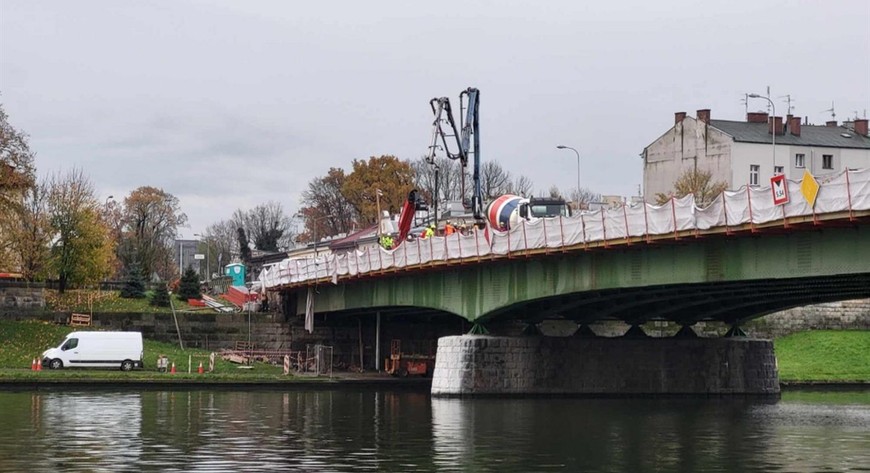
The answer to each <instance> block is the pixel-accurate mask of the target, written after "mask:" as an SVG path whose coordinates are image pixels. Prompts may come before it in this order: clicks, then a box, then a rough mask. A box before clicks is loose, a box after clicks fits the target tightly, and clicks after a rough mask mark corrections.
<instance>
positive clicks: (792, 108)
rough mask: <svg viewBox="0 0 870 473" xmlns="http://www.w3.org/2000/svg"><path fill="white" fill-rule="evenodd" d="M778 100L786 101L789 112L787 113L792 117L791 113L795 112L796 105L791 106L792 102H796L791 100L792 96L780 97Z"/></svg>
mask: <svg viewBox="0 0 870 473" xmlns="http://www.w3.org/2000/svg"><path fill="white" fill-rule="evenodd" d="M777 98H780V99H785V103H787V104H788V112H787V113H788V115H791V112H793V111H794V105H792V104H791V103H792V102H794V100H792V99H791V94H786V95H780V96H779V97H777Z"/></svg>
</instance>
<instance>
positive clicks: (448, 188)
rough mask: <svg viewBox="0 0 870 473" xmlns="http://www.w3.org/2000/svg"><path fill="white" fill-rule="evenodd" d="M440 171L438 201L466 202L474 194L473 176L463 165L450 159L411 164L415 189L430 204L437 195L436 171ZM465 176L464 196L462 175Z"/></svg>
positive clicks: (423, 159)
mask: <svg viewBox="0 0 870 473" xmlns="http://www.w3.org/2000/svg"><path fill="white" fill-rule="evenodd" d="M436 166H437V170H438V201H439V202H446V201H457V200H458V201H466V200H468V197H469V196H470V195H471V193H472V182H471V175H470V174H468V172H467V170H465V169H463V168H462V165H461V164H460V163H459V162H458V161H455V160H452V159H449V158H443V157H440V158H436V159H435V164H434V165H433V164H429V163H428V162H426V159H425V158H420V159H418V160H417V161H413V162H411V168H412V169H413V170H414V187H415V188H416V189H417V190H419V191H420V192H421V193H422V195H423V196H424V198H425V199H426V200H427V201H429V202H430V203H431V202H432V201H433V199H432V196H433V195H434V194H435V170H436ZM463 173H464V174H465V195H462V175H463Z"/></svg>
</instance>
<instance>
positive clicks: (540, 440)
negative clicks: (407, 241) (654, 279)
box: [0, 388, 870, 473]
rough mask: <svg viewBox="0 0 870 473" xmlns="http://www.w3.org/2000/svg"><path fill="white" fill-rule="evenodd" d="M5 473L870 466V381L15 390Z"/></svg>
mask: <svg viewBox="0 0 870 473" xmlns="http://www.w3.org/2000/svg"><path fill="white" fill-rule="evenodd" d="M0 471H15V472H20V471H112V472H115V471H245V472H248V471H342V472H343V471H396V472H404V471H463V472H464V471H474V472H478V471H480V472H485V471H498V472H500V473H506V472H534V471H592V472H598V471H600V472H645V471H685V472H696V471H698V472H700V471H704V472H714V471H733V472H743V471H765V472H768V471H774V472H775V471H795V472H815V471H870V391H859V392H812V391H788V392H785V393H783V395H782V397H781V398H780V399H767V400H763V399H757V398H756V399H747V398H669V399H644V398H616V399H590V398H533V399H440V398H435V399H433V398H431V397H430V396H429V395H428V393H427V392H415V391H389V390H352V391H351V390H346V389H342V390H322V391H317V390H291V391H284V390H247V391H246V390H240V391H230V390H217V391H215V390H190V391H184V390H173V391H150V390H147V391H131V390H125V391H106V390H72V391H64V390H62V389H61V388H56V389H52V390H47V391H46V390H40V391H0Z"/></svg>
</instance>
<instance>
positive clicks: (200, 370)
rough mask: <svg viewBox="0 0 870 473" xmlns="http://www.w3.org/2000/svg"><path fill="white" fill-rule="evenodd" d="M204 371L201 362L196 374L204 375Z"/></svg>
mask: <svg viewBox="0 0 870 473" xmlns="http://www.w3.org/2000/svg"><path fill="white" fill-rule="evenodd" d="M203 371H205V370H203V369H202V362H201V361H200V362H199V368H197V369H196V372H197V373H199V374H202V373H203Z"/></svg>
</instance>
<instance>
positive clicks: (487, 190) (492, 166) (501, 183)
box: [480, 161, 511, 201]
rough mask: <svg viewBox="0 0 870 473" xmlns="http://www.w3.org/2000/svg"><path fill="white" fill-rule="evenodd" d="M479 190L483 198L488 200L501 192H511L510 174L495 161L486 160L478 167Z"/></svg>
mask: <svg viewBox="0 0 870 473" xmlns="http://www.w3.org/2000/svg"><path fill="white" fill-rule="evenodd" d="M480 190H481V193H482V194H483V200H484V201H489V200H492V199H494V198H496V197H498V196H500V195H502V194H510V193H511V174H510V173H509V172H508V171H505V170H504V168H502V167H501V164H499V163H497V162H495V161H487V162H485V163H483V165H482V166H481V167H480Z"/></svg>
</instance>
